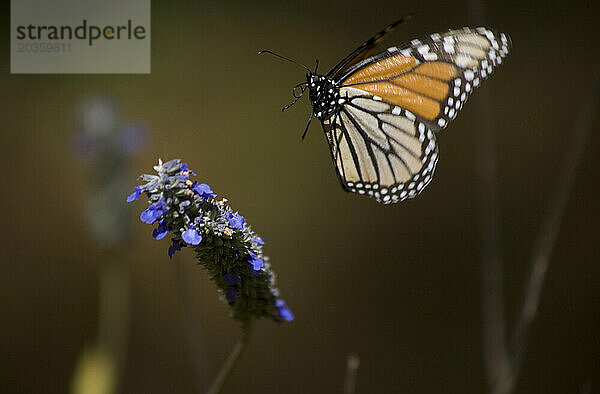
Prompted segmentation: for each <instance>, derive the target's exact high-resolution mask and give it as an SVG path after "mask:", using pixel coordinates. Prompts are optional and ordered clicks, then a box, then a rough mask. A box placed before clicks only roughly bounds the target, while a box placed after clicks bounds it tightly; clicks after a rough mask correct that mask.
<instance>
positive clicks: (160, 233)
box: [127, 159, 294, 324]
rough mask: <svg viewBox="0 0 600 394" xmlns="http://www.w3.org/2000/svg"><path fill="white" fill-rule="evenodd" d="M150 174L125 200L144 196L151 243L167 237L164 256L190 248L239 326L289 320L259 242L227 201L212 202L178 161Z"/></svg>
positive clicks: (144, 217) (208, 192) (210, 192)
mask: <svg viewBox="0 0 600 394" xmlns="http://www.w3.org/2000/svg"><path fill="white" fill-rule="evenodd" d="M154 170H155V171H156V174H152V175H149V174H145V175H142V176H141V177H140V180H142V181H143V182H144V184H142V185H139V186H136V187H135V189H134V192H133V193H132V194H131V195H130V196H128V197H127V202H132V201H135V200H137V199H139V197H140V196H141V195H142V194H145V195H146V196H147V197H148V204H149V206H148V208H147V209H146V210H145V211H143V212H142V214H141V216H140V219H141V221H142V222H144V223H148V224H155V223H157V226H156V227H155V228H154V230H153V232H152V236H153V237H154V238H155V239H157V240H160V239H163V238H165V237H166V236H167V235H170V237H171V244H170V246H169V250H168V255H169V257H173V255H174V254H175V253H176V252H177V251H180V250H181V249H182V248H183V247H186V246H187V247H191V248H192V249H193V250H194V252H195V254H196V258H197V259H198V261H199V262H200V264H201V265H202V266H203V267H204V268H205V269H206V270H207V271H208V274H209V275H210V278H211V279H212V280H213V282H214V283H215V284H216V285H217V287H218V289H219V292H220V293H221V294H222V297H223V298H224V300H225V301H227V303H228V304H229V305H230V307H231V308H232V310H233V317H234V318H235V319H237V320H240V321H241V322H242V324H246V323H248V322H249V320H250V319H252V318H258V317H269V318H271V319H273V320H275V321H278V322H280V321H291V320H293V319H294V316H293V314H292V312H291V311H290V310H289V308H288V307H287V306H286V304H285V302H284V301H283V300H282V299H280V298H279V290H278V289H277V287H276V285H275V276H274V274H273V272H272V271H271V267H270V265H269V263H268V258H267V257H266V256H265V255H264V254H263V251H262V248H263V245H264V243H265V242H264V239H263V238H261V237H259V236H257V235H256V234H255V233H254V232H253V231H252V228H251V227H250V225H249V224H248V223H247V221H246V219H245V218H244V217H243V216H242V215H240V214H239V213H237V212H235V211H234V210H233V209H231V207H230V206H229V205H228V204H227V200H225V199H223V200H220V201H218V200H216V196H217V195H216V194H215V193H214V192H213V190H212V189H211V187H210V186H209V185H207V184H205V183H198V182H196V181H192V180H190V176H195V175H196V174H195V173H194V172H193V171H192V170H190V169H189V168H188V166H187V164H185V163H181V161H180V160H178V159H176V160H170V161H168V162H166V163H163V162H162V161H160V160H159V163H158V165H157V166H154Z"/></svg>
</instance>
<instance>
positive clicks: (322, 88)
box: [306, 73, 343, 121]
mask: <svg viewBox="0 0 600 394" xmlns="http://www.w3.org/2000/svg"><path fill="white" fill-rule="evenodd" d="M306 84H307V86H308V90H309V99H310V103H311V104H312V108H313V114H314V116H315V117H316V118H317V119H319V120H321V121H322V120H323V119H327V118H328V117H330V116H331V115H333V114H334V113H335V112H336V111H339V108H340V102H339V100H340V88H339V87H338V86H337V85H336V83H335V82H334V81H333V80H331V79H329V78H327V77H325V76H323V75H318V74H314V73H308V74H307V75H306ZM342 103H343V102H342Z"/></svg>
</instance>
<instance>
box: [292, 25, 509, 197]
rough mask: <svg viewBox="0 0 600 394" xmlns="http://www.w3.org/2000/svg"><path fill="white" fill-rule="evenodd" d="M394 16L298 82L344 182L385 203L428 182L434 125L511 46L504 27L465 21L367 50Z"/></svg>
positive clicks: (434, 157)
mask: <svg viewBox="0 0 600 394" xmlns="http://www.w3.org/2000/svg"><path fill="white" fill-rule="evenodd" d="M398 23H400V21H399V22H396V23H394V24H392V25H390V26H388V27H386V28H385V29H384V30H382V31H381V32H379V33H377V34H376V35H375V36H373V37H372V38H371V39H369V40H367V41H366V42H365V43H363V44H362V45H361V46H359V47H358V48H357V49H356V50H355V51H353V52H352V53H350V54H349V55H348V56H346V57H345V58H344V59H343V60H342V61H340V62H339V63H338V64H337V65H336V66H334V67H333V68H332V69H331V70H329V72H327V73H326V74H325V75H318V74H317V73H316V71H315V72H311V71H310V70H309V72H308V74H307V79H306V83H304V84H303V85H304V87H303V88H302V92H304V90H305V89H308V91H309V98H310V102H311V105H312V113H311V114H312V115H311V118H312V116H315V117H316V118H317V119H319V120H320V121H321V125H322V127H323V130H324V132H325V136H326V138H327V142H328V145H329V148H330V152H331V157H332V160H333V164H334V167H335V169H336V173H337V175H338V178H339V180H340V183H341V185H342V187H343V189H344V190H346V191H349V192H354V193H357V194H361V195H366V196H370V197H372V198H374V199H375V200H377V201H378V202H381V203H384V204H389V203H396V202H399V201H403V200H406V199H408V198H413V197H416V196H417V195H418V194H420V193H421V192H422V191H423V190H424V189H425V187H426V186H427V185H428V184H429V183H430V182H431V179H432V177H433V173H434V171H435V167H436V164H437V161H438V146H437V142H436V132H438V131H440V130H443V129H445V128H446V127H447V126H448V124H449V123H450V122H451V121H452V120H454V119H455V118H456V116H457V114H458V112H459V111H460V110H461V109H462V107H463V105H464V103H465V102H466V100H467V99H468V97H469V96H470V95H471V93H472V92H473V90H474V89H475V88H477V87H478V86H479V85H480V84H481V82H482V81H483V80H484V79H486V78H487V77H488V76H489V75H490V74H491V73H492V72H493V70H494V69H495V67H496V66H498V65H500V64H501V63H502V62H503V59H504V58H505V57H506V56H507V55H508V51H509V48H510V46H511V41H510V38H509V37H508V36H507V35H506V34H504V33H500V32H497V31H494V30H491V29H488V28H485V27H478V28H468V27H465V28H462V29H457V30H448V31H446V32H441V33H434V34H431V35H427V36H423V37H420V38H417V39H413V40H411V41H409V42H406V43H403V44H400V45H397V46H391V47H389V48H387V49H386V50H384V51H383V52H380V53H377V54H375V55H371V52H372V50H373V48H374V46H375V45H376V44H377V43H378V42H380V40H381V38H382V37H383V36H384V35H385V34H387V33H388V32H389V31H391V30H392V29H393V27H394V26H396V25H397V24H398ZM303 67H305V66H303ZM305 68H306V67H305ZM294 96H295V97H296V100H297V99H299V98H300V96H301V94H300V96H297V95H296V94H294ZM294 102H295V101H294ZM309 123H310V122H309Z"/></svg>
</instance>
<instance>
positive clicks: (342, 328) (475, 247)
mask: <svg viewBox="0 0 600 394" xmlns="http://www.w3.org/2000/svg"><path fill="white" fill-rule="evenodd" d="M2 8H3V13H2V17H3V25H4V26H5V29H4V32H5V34H3V35H2V43H3V46H4V51H3V53H4V56H3V58H2V59H0V68H1V71H2V72H1V73H0V84H1V85H0V86H2V89H1V91H0V107H1V108H2V114H3V116H2V128H3V132H2V133H1V134H0V139H1V147H0V149H1V157H2V169H3V178H2V179H3V187H2V212H3V214H4V215H5V216H4V218H3V220H2V223H3V225H2V230H0V231H1V235H2V236H1V237H0V242H1V244H0V256H1V260H2V265H1V269H2V271H1V275H0V277H1V278H2V283H0V295H1V298H2V300H3V307H2V324H1V325H0V327H1V328H0V354H1V356H0V363H1V366H0V386H1V390H0V391H2V392H6V393H25V392H26V393H63V392H67V391H68V389H69V384H70V379H71V375H72V373H73V369H74V366H75V364H76V361H77V359H78V357H79V355H80V352H81V350H82V348H83V347H84V346H86V345H87V344H89V343H91V342H93V341H94V339H95V338H96V335H97V331H98V329H97V323H98V286H99V272H100V269H101V267H102V265H103V263H104V262H105V261H106V259H107V255H106V252H105V251H104V250H103V248H102V247H101V246H99V245H98V244H97V243H96V242H95V241H94V239H93V238H92V237H91V236H90V234H89V232H88V231H87V230H86V226H85V221H84V219H83V216H82V205H83V201H82V200H83V198H84V197H85V196H86V192H85V190H86V187H87V186H86V185H88V184H89V177H93V174H92V173H90V172H89V171H88V170H89V169H88V168H87V167H86V166H85V165H84V164H82V163H81V162H80V161H78V160H77V159H76V158H74V157H73V155H72V153H71V149H70V140H71V138H72V135H73V134H74V133H75V132H76V131H77V130H76V120H75V116H74V112H73V111H74V108H75V105H76V104H77V102H78V100H80V98H81V97H82V96H84V95H89V94H108V95H111V96H113V97H115V98H116V100H117V101H118V102H119V104H120V109H121V113H122V116H123V118H124V119H126V120H127V119H128V120H136V121H139V122H142V123H143V124H145V125H146V127H147V128H148V129H149V130H150V131H151V134H152V141H151V143H150V145H149V147H148V148H147V149H146V150H145V151H144V152H143V154H141V155H139V156H137V157H136V158H135V159H134V160H133V161H132V162H131V187H133V185H134V184H135V182H136V176H137V175H138V174H139V173H142V172H148V171H151V166H152V165H153V163H154V162H155V160H156V159H157V158H158V157H161V158H163V159H171V158H175V157H179V158H182V159H184V160H185V161H187V162H188V163H189V165H190V167H191V168H193V169H194V170H196V171H197V172H198V177H199V179H201V180H202V181H205V182H207V183H209V184H210V185H211V186H212V187H213V189H214V190H215V191H216V192H217V193H219V194H220V195H221V196H226V197H227V198H229V199H230V201H231V204H232V206H233V207H235V208H236V209H239V210H240V212H241V213H242V214H243V215H244V216H245V217H246V218H247V219H248V221H249V222H250V223H251V224H252V226H253V228H254V229H255V230H256V231H257V232H258V233H259V234H261V235H262V236H264V237H265V238H266V241H267V243H266V248H265V251H266V253H267V254H268V255H269V256H270V257H271V262H272V264H273V268H274V270H275V272H276V273H277V275H278V282H279V287H280V289H281V291H282V294H283V297H284V298H285V299H286V301H287V302H288V305H289V306H290V308H291V309H292V310H293V312H294V313H295V315H296V320H295V321H294V322H293V323H291V324H283V325H281V326H278V325H276V324H274V323H271V322H268V321H261V322H259V324H258V325H257V327H256V332H255V334H254V337H253V338H252V342H251V343H250V346H249V348H248V350H247V353H246V354H245V355H244V356H243V358H242V360H241V362H240V364H239V365H238V368H237V369H236V370H235V371H234V373H233V375H232V377H231V380H230V381H229V383H228V384H227V386H226V390H225V392H227V393H241V392H247V393H306V392H318V393H325V392H327V393H329V392H331V393H336V392H337V393H340V392H342V385H343V377H344V372H345V363H346V355H347V354H348V353H349V352H355V353H357V354H358V355H359V356H360V358H361V364H360V369H359V371H358V378H357V390H356V392H357V393H392V392H394V393H396V392H397V393H439V392H448V393H452V392H462V393H481V392H483V391H484V388H485V384H486V383H485V377H484V367H483V364H482V345H481V342H482V339H481V338H482V329H481V327H482V323H481V321H482V319H481V266H482V265H481V263H482V249H481V219H480V216H479V210H478V206H479V203H480V198H479V197H480V196H479V194H478V193H477V190H478V187H477V184H476V182H477V178H476V169H475V164H476V160H475V157H476V156H475V155H476V148H477V146H476V144H475V139H476V135H477V133H478V131H479V125H478V120H479V119H480V117H479V116H478V114H477V112H476V111H477V109H478V108H480V106H479V105H477V104H475V103H476V102H477V101H478V100H480V98H481V95H480V94H477V93H476V94H475V95H474V96H473V97H472V98H471V100H470V103H469V104H467V105H466V107H465V108H464V110H463V111H462V113H461V115H460V116H459V117H458V119H457V120H456V121H455V122H454V123H453V124H452V125H451V126H450V127H449V129H448V130H447V131H446V132H444V133H442V134H441V135H440V136H439V138H438V143H439V145H440V155H441V158H440V162H439V164H438V169H437V173H436V176H435V178H434V180H433V182H432V183H431V185H430V186H429V187H428V188H427V190H426V191H425V192H424V193H423V194H422V195H421V196H420V197H419V198H417V199H415V200H412V201H408V202H405V203H402V204H398V205H393V206H381V205H378V204H377V203H375V202H374V201H372V200H369V199H365V198H359V197H357V196H354V195H350V194H346V193H344V192H343V191H342V190H341V188H340V186H339V184H338V181H337V178H336V175H335V173H334V170H333V168H332V163H331V159H330V156H329V153H328V152H327V149H328V148H327V144H326V142H325V140H324V138H323V134H322V131H321V130H320V128H319V127H318V124H316V123H314V122H313V123H314V124H313V125H312V127H311V130H310V131H309V134H308V136H307V138H306V140H305V141H304V143H301V141H300V135H301V133H302V130H303V127H304V125H305V120H306V118H307V116H308V114H309V105H308V103H307V98H305V99H303V100H302V101H301V102H300V103H298V104H297V105H296V106H294V107H293V108H292V109H291V110H289V111H287V112H285V113H282V112H281V111H280V108H281V107H282V106H283V105H284V104H286V103H288V102H289V101H290V100H291V98H292V97H291V94H290V93H291V87H292V86H293V85H295V84H296V83H297V82H301V81H302V80H303V79H304V73H303V71H302V70H301V69H299V68H297V67H295V66H293V65H290V64H285V63H283V62H280V61H279V60H277V59H273V58H269V57H266V56H265V57H259V56H257V55H256V53H257V51H258V50H259V49H266V48H268V49H272V50H276V51H279V52H281V53H282V54H285V55H287V56H290V57H293V58H294V59H297V60H298V61H300V62H304V63H306V64H308V65H312V64H313V62H314V59H315V58H318V59H319V60H320V62H321V64H322V66H321V67H322V69H326V68H328V67H331V66H333V65H334V64H335V63H336V62H337V60H339V59H341V58H342V57H343V56H344V55H346V54H347V53H348V52H349V51H350V50H352V49H353V48H355V47H356V46H357V45H358V44H359V43H360V42H362V41H363V40H364V39H366V38H367V37H368V36H369V35H370V34H373V33H374V32H376V31H377V30H378V29H380V28H382V27H383V26H384V25H386V24H387V23H390V22H392V21H393V20H395V19H396V18H398V17H400V16H402V15H405V14H407V13H413V14H414V15H415V18H414V19H413V21H411V22H410V23H408V24H406V25H404V26H402V27H401V28H399V29H398V31H397V32H395V33H394V34H393V36H392V41H390V42H393V41H396V42H401V41H404V40H405V39H410V38H413V37H414V36H418V35H421V34H423V33H428V32H433V31H438V30H444V29H447V28H449V27H460V26H463V25H468V24H471V21H470V19H469V17H468V6H467V3H466V2H455V3H450V2H447V3H446V2H439V1H422V2H418V3H415V2H399V1H379V2H364V1H338V2H331V3H327V4H323V2H320V1H306V2H287V1H282V2H248V3H246V2H230V1H221V2H217V1H213V2H196V1H194V2H192V1H189V2H158V1H155V2H153V4H152V32H151V33H152V34H151V35H152V73H151V74H150V75H10V74H9V64H10V62H9V58H8V50H9V49H8V48H9V40H8V26H9V25H10V21H9V15H10V13H9V5H8V2H6V3H3V4H2ZM599 17H600V6H599V5H598V3H597V2H594V1H581V2H577V1H575V2H566V1H550V2H541V1H540V2H530V1H519V2H513V3H496V2H495V3H489V4H486V19H487V20H486V24H487V25H489V26H493V27H495V28H498V29H501V30H503V31H505V32H507V33H509V34H510V35H511V36H512V40H513V45H514V47H513V52H512V54H511V55H510V57H509V58H508V61H507V62H506V63H505V64H504V65H503V66H502V67H501V68H500V69H499V70H498V71H497V73H496V74H495V75H494V76H493V77H492V78H491V79H490V80H489V81H487V82H486V83H485V84H484V85H483V87H482V88H481V89H480V90H483V89H486V90H488V91H489V97H490V101H491V104H492V111H491V116H492V124H493V126H494V130H495V133H496V141H497V146H496V152H497V153H498V158H497V160H498V192H499V202H500V209H501V218H500V228H501V239H502V246H503V258H504V262H505V266H504V270H505V277H504V278H505V286H504V290H505V300H506V306H507V310H506V313H507V319H508V324H509V325H510V326H511V327H512V324H513V322H514V316H515V313H516V310H517V307H518V305H519V304H520V299H521V296H522V288H523V284H524V280H525V278H526V276H527V275H528V273H529V267H530V260H531V251H532V245H533V241H534V238H535V235H536V233H537V231H538V229H539V227H540V222H541V219H542V215H543V214H544V212H545V208H546V206H547V200H548V193H549V192H550V191H551V189H552V187H553V185H554V182H555V179H556V177H557V174H558V171H559V169H560V166H561V163H562V160H563V158H564V150H565V146H566V145H567V144H568V142H569V140H570V138H571V135H572V133H573V130H574V121H575V119H576V118H577V117H578V116H580V115H581V113H582V107H583V106H584V103H585V102H586V100H588V98H589V94H590V89H591V86H592V81H593V78H594V76H595V75H598V73H600V68H599V66H598V65H599V64H600V48H599V45H598V37H600V25H599V24H598V18H599ZM478 93H480V92H478ZM598 132H600V121H598V120H596V122H595V123H594V128H593V130H592V132H591V134H590V138H589V140H588V143H587V147H586V149H585V153H584V157H583V160H582V162H581V166H580V168H579V170H578V173H577V178H576V180H575V185H574V188H573V191H572V194H571V196H570V199H569V203H568V206H567V208H566V212H565V216H564V220H563V223H562V227H561V230H560V233H559V236H558V238H557V241H556V246H555V251H554V253H553V255H552V260H551V263H550V267H549V271H548V274H547V278H546V279H547V280H546V282H545V284H544V288H543V291H542V298H541V302H540V306H539V311H538V316H537V318H536V320H535V322H534V324H533V326H532V328H531V332H530V336H529V339H530V342H529V347H528V349H527V352H526V354H525V359H524V364H523V370H522V374H521V378H520V380H519V382H518V384H517V392H518V393H578V392H580V390H581V389H582V387H586V385H587V387H591V392H600V378H599V377H600V337H599V334H598V333H599V332H600V319H599V312H600V308H599V307H600V286H599V285H600V280H599V275H600V265H599V264H598V263H599V260H600V253H599V248H598V236H600V231H599V227H598V220H599V219H600V210H599V206H598V204H597V202H598V192H599V191H600V188H599V187H598V169H599V164H600V163H599V159H598V151H599V148H600V137H599V133H598ZM127 194H128V191H126V192H125V194H124V195H123V203H125V197H126V196H127ZM129 208H130V209H129V212H130V214H131V221H132V228H133V231H134V234H133V236H132V239H131V241H130V242H129V244H128V246H127V248H125V250H123V251H122V252H121V253H120V254H119V255H118V259H120V260H121V261H122V264H125V265H126V267H127V270H128V273H129V277H130V280H131V310H130V312H131V315H130V324H129V333H130V339H129V344H128V347H127V356H126V357H127V358H126V361H125V365H124V369H123V372H122V373H123V375H122V384H121V388H120V392H122V393H167V392H169V393H170V392H172V393H192V392H196V386H195V378H194V368H193V366H192V362H191V357H190V352H189V346H188V342H187V340H186V334H185V329H184V327H183V325H182V316H181V309H180V308H179V306H178V299H177V289H176V274H175V270H174V267H173V264H177V263H180V264H184V271H185V280H186V283H187V285H188V286H189V288H190V296H191V300H190V306H191V308H192V309H193V310H194V311H195V312H196V313H197V317H198V320H199V322H200V325H201V332H200V331H199V332H198V335H199V336H201V337H202V338H203V340H204V342H205V344H206V355H207V358H208V366H207V368H206V370H205V371H204V373H205V375H206V376H208V377H212V376H213V375H214V374H215V373H216V372H217V370H218V367H219V365H220V363H221V362H222V361H223V360H224V358H225V357H226V355H227V353H228V352H229V350H230V349H231V347H232V346H233V344H234V342H235V340H236V339H237V336H238V327H237V325H236V323H235V322H233V321H231V320H230V319H229V317H228V313H229V311H228V308H227V306H226V305H225V304H224V303H222V302H220V301H219V300H218V299H217V297H216V293H215V291H214V287H213V285H212V284H211V283H210V282H208V280H207V278H206V276H205V274H204V272H203V271H202V270H201V269H200V268H199V267H197V266H196V265H195V262H194V260H193V258H192V254H191V252H190V251H189V250H184V251H183V253H182V255H181V258H180V259H179V260H178V261H175V260H174V261H170V260H169V259H168V257H167V253H166V250H167V247H168V243H167V241H166V240H164V241H162V242H158V241H155V240H153V239H152V238H151V237H150V233H151V228H150V227H149V226H147V225H144V224H142V223H140V222H139V220H138V219H137V217H138V215H139V212H140V211H141V210H142V209H143V204H142V203H141V202H138V203H136V204H131V206H130V207H129ZM113 257H114V256H113Z"/></svg>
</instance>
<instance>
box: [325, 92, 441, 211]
mask: <svg viewBox="0 0 600 394" xmlns="http://www.w3.org/2000/svg"><path fill="white" fill-rule="evenodd" d="M340 95H341V97H342V98H343V100H344V101H345V104H344V106H343V110H342V111H340V112H339V113H337V114H335V115H332V116H331V117H330V118H328V119H326V120H325V121H324V122H323V128H324V130H325V133H326V135H327V139H328V141H329V146H330V149H331V154H332V159H333V162H334V165H335V167H336V171H337V174H338V177H339V178H340V182H341V183H342V187H344V189H345V190H347V191H350V192H356V193H359V194H365V195H369V196H371V197H373V198H375V199H376V200H377V201H379V202H383V203H394V202H399V201H402V200H405V199H407V198H412V197H415V196H417V195H418V194H419V193H420V192H421V191H422V190H423V189H424V188H425V186H427V184H428V183H429V182H430V181H431V178H432V176H433V172H434V170H435V165H436V163H437V158H438V150H437V145H436V142H435V136H434V134H433V132H432V131H431V130H430V129H429V128H428V127H427V126H426V125H425V124H424V123H423V122H420V121H418V120H417V119H416V118H415V117H414V115H412V114H411V113H410V112H406V111H404V110H402V109H401V108H400V107H398V106H396V105H394V104H393V103H389V102H385V101H383V100H380V99H378V98H377V97H375V96H373V95H371V94H369V93H365V92H364V91H362V90H360V89H355V88H352V87H347V88H342V89H340Z"/></svg>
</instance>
